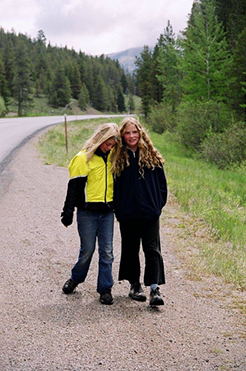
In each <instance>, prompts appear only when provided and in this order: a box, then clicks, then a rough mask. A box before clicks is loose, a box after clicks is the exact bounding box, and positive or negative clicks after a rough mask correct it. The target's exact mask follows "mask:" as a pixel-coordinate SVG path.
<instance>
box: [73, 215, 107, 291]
mask: <svg viewBox="0 0 246 371" xmlns="http://www.w3.org/2000/svg"><path fill="white" fill-rule="evenodd" d="M77 223H78V232H79V236H80V252H79V257H78V261H77V263H76V264H75V265H74V267H73V269H72V274H71V279H72V280H73V281H74V282H76V283H81V282H84V280H85V279H86V276H87V273H88V270H89V267H90V263H91V259H92V256H93V254H94V251H95V247H96V238H97V239H98V249H99V268H98V277H97V292H99V294H103V293H104V292H106V291H107V290H108V289H109V288H111V287H112V286H113V283H114V282H113V276H112V263H113V260H114V257H113V230H114V214H113V212H111V211H110V212H107V213H100V212H95V211H84V210H78V211H77Z"/></svg>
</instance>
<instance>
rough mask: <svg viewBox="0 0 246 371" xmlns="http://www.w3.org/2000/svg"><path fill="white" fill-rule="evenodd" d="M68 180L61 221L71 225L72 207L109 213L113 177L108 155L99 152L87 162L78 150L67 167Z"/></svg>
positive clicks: (84, 155)
mask: <svg viewBox="0 0 246 371" xmlns="http://www.w3.org/2000/svg"><path fill="white" fill-rule="evenodd" d="M69 174H70V179H69V182H68V188H67V195H66V200H65V203H64V207H63V211H62V214H61V216H62V222H63V224H65V225H67V226H68V225H70V224H72V220H73V213H74V209H75V207H77V208H81V209H83V210H87V211H99V212H108V211H112V210H113V193H114V191H113V175H112V173H111V156H110V153H109V154H104V153H102V152H101V151H100V150H99V149H98V150H97V151H96V152H95V154H94V155H93V157H92V159H91V160H90V161H89V162H87V161H86V154H85V152H84V151H80V152H79V153H78V154H77V155H76V156H75V157H74V158H73V159H72V160H71V162H70V164H69Z"/></svg>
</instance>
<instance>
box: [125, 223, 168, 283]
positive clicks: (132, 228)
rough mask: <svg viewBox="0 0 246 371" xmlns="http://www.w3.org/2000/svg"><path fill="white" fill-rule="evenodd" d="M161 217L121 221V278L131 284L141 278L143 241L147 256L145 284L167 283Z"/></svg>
mask: <svg viewBox="0 0 246 371" xmlns="http://www.w3.org/2000/svg"><path fill="white" fill-rule="evenodd" d="M159 229H160V228H159V218H158V219H156V220H151V219H133V220H130V221H127V222H122V223H120V232H121V260H120V270H119V280H120V281H121V280H128V281H129V282H130V283H131V284H132V283H135V282H138V281H139V279H140V260H139V250H140V242H141V241H142V247H143V252H144V256H145V271H144V284H145V286H150V285H151V284H154V283H157V284H158V285H161V284H164V283H165V274H164V263H163V259H162V255H161V246H160V231H159Z"/></svg>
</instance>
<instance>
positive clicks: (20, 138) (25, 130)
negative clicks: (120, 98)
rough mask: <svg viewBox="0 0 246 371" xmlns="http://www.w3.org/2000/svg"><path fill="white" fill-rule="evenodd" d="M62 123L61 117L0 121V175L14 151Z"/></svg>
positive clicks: (73, 118)
mask: <svg viewBox="0 0 246 371" xmlns="http://www.w3.org/2000/svg"><path fill="white" fill-rule="evenodd" d="M116 116H118V115H83V116H82V115H81V116H67V121H74V120H87V119H91V118H95V117H96V118H99V117H116ZM62 122H64V117H63V116H49V117H26V118H4V119H0V173H1V171H2V170H3V169H4V167H5V166H6V164H7V163H8V162H9V161H10V160H11V158H12V155H13V154H14V152H15V151H16V149H18V148H19V147H21V146H22V144H24V143H26V142H27V141H28V140H29V139H30V138H31V137H32V136H33V135H34V134H35V133H37V132H38V131H39V130H40V129H43V128H45V127H47V126H50V125H55V124H59V123H62Z"/></svg>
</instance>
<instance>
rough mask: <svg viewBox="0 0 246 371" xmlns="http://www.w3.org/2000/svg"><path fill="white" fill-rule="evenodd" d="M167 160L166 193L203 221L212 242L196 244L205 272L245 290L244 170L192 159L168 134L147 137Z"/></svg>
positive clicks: (245, 225) (245, 195)
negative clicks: (167, 184) (219, 167)
mask: <svg viewBox="0 0 246 371" xmlns="http://www.w3.org/2000/svg"><path fill="white" fill-rule="evenodd" d="M151 138H152V140H153V142H154V143H155V145H156V147H157V148H158V149H159V150H160V152H161V153H162V154H163V155H164V157H165V159H166V165H165V169H166V173H167V178H168V183H169V189H170V190H171V192H172V193H173V194H174V195H175V196H176V198H177V199H178V202H179V204H180V205H181V206H182V208H183V210H184V211H186V212H189V213H191V214H192V215H194V216H195V217H197V218H199V219H202V220H204V222H205V223H206V224H207V227H208V228H209V230H210V233H211V235H212V236H213V241H212V243H211V241H203V242H202V243H201V244H200V246H199V253H200V258H201V259H202V260H203V262H205V263H206V269H207V270H209V271H210V272H212V273H214V274H218V275H220V276H222V277H223V278H224V280H225V281H227V282H231V283H233V284H235V285H236V286H237V287H238V288H240V289H243V290H244V289H245V288H246V282H245V272H246V252H245V241H246V207H245V206H246V205H245V200H246V192H245V184H246V175H245V172H244V171H243V169H240V168H238V169H234V170H219V169H218V168H216V167H215V166H214V165H212V164H209V163H205V162H203V161H202V160H198V159H196V158H192V156H191V155H190V154H189V153H186V152H185V150H184V149H183V148H182V147H181V146H180V145H179V144H178V143H175V141H174V140H173V138H172V136H171V134H170V133H165V134H163V135H158V134H155V133H152V134H151Z"/></svg>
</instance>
